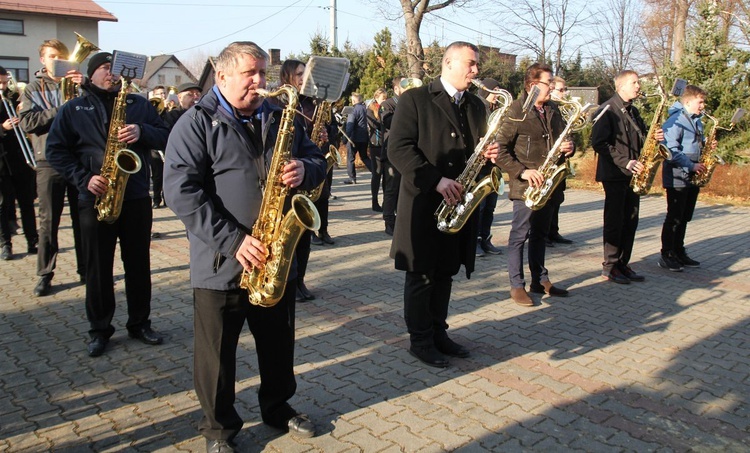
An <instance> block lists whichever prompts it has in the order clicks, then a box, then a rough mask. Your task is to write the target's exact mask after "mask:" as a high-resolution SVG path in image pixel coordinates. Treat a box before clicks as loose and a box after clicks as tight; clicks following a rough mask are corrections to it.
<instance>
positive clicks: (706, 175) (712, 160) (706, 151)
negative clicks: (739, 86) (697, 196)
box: [690, 109, 745, 187]
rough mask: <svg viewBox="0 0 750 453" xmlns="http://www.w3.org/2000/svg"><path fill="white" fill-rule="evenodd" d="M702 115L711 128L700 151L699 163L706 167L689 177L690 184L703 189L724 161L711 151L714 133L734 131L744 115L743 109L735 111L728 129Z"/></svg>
mask: <svg viewBox="0 0 750 453" xmlns="http://www.w3.org/2000/svg"><path fill="white" fill-rule="evenodd" d="M703 115H704V116H705V117H706V118H708V119H709V121H711V122H712V127H711V129H710V130H709V132H708V134H707V135H706V140H705V144H704V145H703V149H702V150H701V157H700V163H702V164H703V165H705V166H706V171H703V172H700V173H696V174H694V175H693V176H691V177H690V182H691V183H693V185H695V186H697V187H704V186H705V185H706V184H708V183H709V181H711V176H713V174H714V170H716V166H717V165H724V164H725V162H724V159H722V158H721V156H720V155H719V154H718V153H715V152H714V151H712V150H711V144H712V143H713V142H714V141H715V140H716V133H717V132H718V130H719V129H721V130H725V131H731V130H732V129H734V125H735V124H736V123H737V122H739V121H740V120H741V119H742V117H743V116H744V115H745V109H737V111H736V112H734V115H733V116H732V119H731V120H730V122H729V127H722V126H719V120H717V119H716V118H714V117H713V116H711V115H709V114H708V113H707V112H705V111H704V112H703Z"/></svg>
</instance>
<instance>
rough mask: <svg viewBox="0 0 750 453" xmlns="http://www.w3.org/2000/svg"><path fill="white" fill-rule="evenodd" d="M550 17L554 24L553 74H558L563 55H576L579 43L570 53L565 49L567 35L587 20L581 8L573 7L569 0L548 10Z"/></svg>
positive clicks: (563, 0) (561, 0) (561, 1)
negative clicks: (565, 53)
mask: <svg viewBox="0 0 750 453" xmlns="http://www.w3.org/2000/svg"><path fill="white" fill-rule="evenodd" d="M550 16H551V17H552V22H553V24H554V29H553V34H554V36H555V40H554V41H555V59H554V65H555V74H559V73H560V68H561V67H562V65H563V58H564V56H563V53H564V52H567V53H568V54H569V55H570V54H575V53H578V51H579V50H580V46H581V43H579V44H578V46H577V47H576V48H575V49H573V50H572V51H570V50H568V49H566V47H567V44H568V35H570V34H571V33H572V32H574V31H575V30H577V29H578V28H579V27H580V26H581V25H583V24H584V22H585V21H586V20H587V15H586V13H585V12H584V9H583V8H579V7H575V6H574V5H573V4H572V2H571V0H560V1H559V2H557V4H555V5H554V7H553V8H551V10H550Z"/></svg>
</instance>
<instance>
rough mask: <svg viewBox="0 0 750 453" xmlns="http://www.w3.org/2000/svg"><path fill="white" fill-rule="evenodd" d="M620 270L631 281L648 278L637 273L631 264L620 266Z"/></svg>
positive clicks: (640, 280)
mask: <svg viewBox="0 0 750 453" xmlns="http://www.w3.org/2000/svg"><path fill="white" fill-rule="evenodd" d="M620 272H621V273H622V275H624V276H625V277H627V278H628V280H630V281H631V282H642V281H644V280H646V277H644V276H643V275H641V274H638V273H636V272H635V271H634V270H633V269H631V268H630V266H620Z"/></svg>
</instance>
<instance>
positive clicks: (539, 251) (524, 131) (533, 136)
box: [497, 63, 574, 307]
mask: <svg viewBox="0 0 750 453" xmlns="http://www.w3.org/2000/svg"><path fill="white" fill-rule="evenodd" d="M551 79H552V68H550V67H549V66H547V65H544V64H539V63H534V64H533V65H531V66H529V68H528V69H527V70H526V76H525V78H524V89H525V92H524V94H523V96H522V97H521V98H519V99H516V100H515V101H513V103H512V104H511V106H510V109H509V111H508V119H506V120H505V121H504V122H503V125H502V126H501V127H500V133H499V134H498V142H499V143H500V150H499V153H498V158H497V165H498V166H499V167H502V168H503V169H505V170H506V171H507V172H508V179H509V181H508V182H509V185H510V191H509V192H508V198H510V200H511V201H512V202H513V221H512V223H511V227H510V235H509V236H508V277H509V279H510V297H511V299H513V301H514V302H515V303H517V304H518V305H522V306H527V307H528V306H533V305H534V301H533V300H531V298H530V297H529V295H528V293H527V292H526V281H525V278H524V273H523V251H524V244H525V243H526V241H527V240H528V242H529V251H528V257H529V271H530V274H531V284H530V285H529V290H530V291H531V292H534V293H539V294H548V295H550V296H567V295H568V291H567V290H565V289H562V288H558V287H556V286H554V285H553V284H552V283H551V282H550V279H549V276H548V273H547V268H546V267H545V266H544V255H545V252H546V246H545V244H546V238H547V235H548V234H549V226H550V219H551V217H552V213H553V212H554V206H555V204H556V200H555V199H556V197H559V196H560V195H561V193H562V189H561V188H560V186H558V187H557V189H555V192H553V194H552V195H551V199H550V200H549V201H548V203H547V204H545V205H544V207H543V208H541V209H539V210H536V211H534V210H532V209H531V208H528V207H527V206H526V204H525V202H524V199H523V193H524V192H525V191H526V189H527V188H528V187H529V184H531V185H533V186H534V187H539V186H540V185H542V183H543V182H544V176H543V175H542V173H540V172H539V171H538V169H539V167H541V165H542V163H544V161H545V159H546V158H547V155H548V154H549V151H550V149H552V146H553V144H554V143H555V141H557V139H558V137H559V136H560V134H561V133H562V131H563V129H564V128H565V121H564V120H563V118H562V115H561V114H560V111H559V110H558V108H557V105H555V103H553V102H550V81H551ZM534 87H536V88H538V89H539V96H538V97H537V98H536V100H535V104H534V106H533V107H532V108H531V110H530V111H529V112H528V113H525V112H524V111H523V104H524V103H525V102H526V97H527V96H528V94H529V93H530V92H531V91H532V90H533V89H534ZM521 118H523V121H520V119H521ZM511 119H513V120H511ZM514 120H515V121H514ZM573 149H574V147H573V142H571V141H569V140H568V141H565V142H563V144H562V146H561V148H560V150H561V151H563V152H565V153H566V154H567V155H570V154H572V153H573Z"/></svg>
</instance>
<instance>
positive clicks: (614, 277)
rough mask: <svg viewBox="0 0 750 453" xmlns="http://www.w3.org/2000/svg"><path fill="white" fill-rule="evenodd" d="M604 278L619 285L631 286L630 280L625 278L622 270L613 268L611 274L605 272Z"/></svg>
mask: <svg viewBox="0 0 750 453" xmlns="http://www.w3.org/2000/svg"><path fill="white" fill-rule="evenodd" d="M602 277H604V278H606V279H607V280H609V281H611V282H614V283H618V284H620V285H629V284H630V279H629V278H627V277H626V276H625V274H623V273H622V272H620V269H618V268H616V267H613V268H612V270H611V271H609V272H603V273H602Z"/></svg>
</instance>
